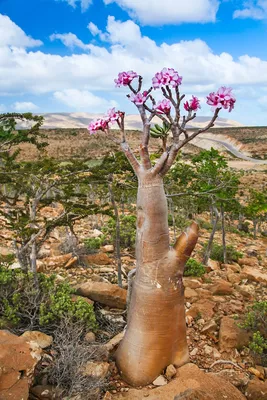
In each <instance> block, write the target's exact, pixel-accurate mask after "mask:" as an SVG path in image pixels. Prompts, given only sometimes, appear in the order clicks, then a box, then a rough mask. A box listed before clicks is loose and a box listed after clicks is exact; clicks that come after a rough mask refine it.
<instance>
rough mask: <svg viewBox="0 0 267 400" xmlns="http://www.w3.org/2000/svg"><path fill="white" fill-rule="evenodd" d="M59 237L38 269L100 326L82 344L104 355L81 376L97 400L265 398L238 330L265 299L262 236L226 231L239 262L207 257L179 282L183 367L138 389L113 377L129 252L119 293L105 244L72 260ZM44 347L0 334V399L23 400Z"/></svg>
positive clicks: (28, 336) (85, 231) (28, 338)
mask: <svg viewBox="0 0 267 400" xmlns="http://www.w3.org/2000/svg"><path fill="white" fill-rule="evenodd" d="M1 235H2V242H1V245H2V247H1V251H2V252H4V250H5V249H7V248H8V246H7V244H8V245H10V243H11V241H10V237H9V233H8V231H2V234H1ZM77 235H78V236H79V238H80V240H82V239H83V238H86V237H92V236H97V235H99V231H98V230H93V229H90V228H88V226H87V225H86V221H84V222H83V223H82V224H81V225H80V226H79V227H78V229H77ZM208 235H209V233H208V232H207V231H206V230H202V231H201V235H200V239H199V243H198V245H197V248H196V252H195V257H196V258H198V257H199V251H200V249H201V244H203V243H204V242H206V241H207V238H208ZM216 235H219V232H218V233H217V234H216ZM63 236H64V232H63V231H60V230H58V231H55V233H54V235H53V237H52V238H50V239H49V240H48V241H47V243H46V244H45V245H44V247H43V249H42V252H41V255H42V258H41V259H40V260H39V261H38V269H39V271H42V272H45V273H46V274H48V275H49V274H51V273H55V274H56V276H57V280H58V281H63V280H64V281H68V282H70V283H71V285H72V286H73V287H74V288H75V289H76V293H77V294H76V296H83V297H86V298H88V301H90V302H92V303H93V302H94V304H95V307H96V310H97V313H98V316H100V317H101V318H102V320H103V322H104V323H103V327H102V330H100V331H99V332H98V333H97V335H96V336H95V335H94V334H93V333H92V332H88V334H87V335H86V338H85V340H87V341H88V342H89V343H91V344H93V345H99V346H102V347H103V348H104V350H105V351H103V354H104V356H103V357H102V359H101V360H100V361H97V362H91V363H88V365H86V373H87V374H89V375H90V374H91V375H92V376H94V377H96V376H97V377H99V378H100V379H104V380H105V382H106V385H105V387H106V388H105V394H104V397H103V398H104V399H105V400H117V399H118V400H120V399H129V400H135V399H136V400H137V399H146V398H149V399H150V400H154V399H155V400H156V399H161V400H169V399H170V400H174V398H175V400H190V399H191V400H193V399H196V400H197V399H198V400H212V399H213V400H215V399H216V400H220V399H222V400H223V399H228V400H231V399H232V400H235V399H237V400H239V399H240V400H241V399H245V398H247V399H250V400H266V399H267V380H266V379H267V368H263V367H261V366H259V365H257V362H255V359H253V358H252V357H251V355H250V352H249V350H248V349H247V347H246V346H247V345H248V342H249V340H250V336H249V333H247V332H246V331H245V330H242V329H241V328H239V326H238V322H239V321H241V319H242V316H243V315H244V313H245V312H246V309H247V306H248V305H249V304H252V303H253V302H254V301H259V300H261V301H263V300H267V257H266V247H267V243H266V242H267V240H266V239H257V240H254V239H252V238H251V237H248V236H245V237H241V236H240V235H238V234H235V233H229V234H228V238H227V241H228V244H234V245H235V248H236V249H237V250H238V251H241V252H242V253H243V254H244V256H243V258H241V259H239V260H238V262H237V263H232V264H221V263H219V262H217V261H214V260H210V261H209V264H208V266H207V267H206V274H205V275H204V276H203V277H201V278H196V277H187V278H185V279H184V285H185V307H186V322H187V327H188V330H187V332H188V343H189V349H190V361H191V364H188V365H186V366H184V367H182V368H180V369H178V370H176V369H175V368H174V367H173V366H169V367H168V368H167V369H166V371H163V372H162V375H161V376H160V377H159V378H157V379H156V380H155V381H154V382H153V384H151V385H149V386H148V387H147V388H143V389H140V390H138V389H133V388H130V387H129V385H127V384H126V383H125V382H123V381H122V380H121V378H120V375H119V374H118V371H117V368H116V366H115V363H114V359H113V355H114V351H115V350H116V347H117V345H118V343H119V342H120V340H121V339H122V337H123V329H124V328H125V325H126V312H125V308H126V295H127V279H126V277H127V274H128V272H129V271H131V270H132V269H133V268H134V267H135V259H134V256H133V253H132V252H128V251H126V250H125V251H124V253H123V255H122V264H123V265H122V272H123V288H119V287H118V286H117V285H116V282H117V270H116V260H115V256H114V249H113V246H112V245H106V246H103V247H102V248H101V249H100V251H99V252H98V253H96V254H87V255H83V256H82V257H81V258H80V259H79V261H78V258H77V257H76V256H74V255H73V253H71V252H70V253H67V254H62V237H63ZM217 239H218V240H219V238H217ZM6 252H7V250H6ZM13 267H14V268H15V267H17V265H16V264H14V265H13ZM51 343H52V337H49V336H47V335H45V334H43V333H40V332H39V333H38V332H35V333H34V332H26V333H24V334H23V335H22V336H21V337H17V336H15V335H13V334H11V333H8V332H6V331H0V400H7V399H11V400H20V399H21V400H22V399H26V398H27V397H26V396H27V393H28V387H29V386H31V385H32V383H33V376H34V370H35V369H36V368H37V367H36V366H37V364H38V366H39V367H38V368H40V365H42V364H45V363H47V362H48V361H47V360H49V358H51V357H53V350H52V349H53V347H51ZM91 375H90V376H91ZM53 396H54V395H53V394H52V388H51V387H50V386H49V385H46V384H45V382H44V384H43V385H37V386H33V387H31V389H30V399H33V400H38V399H52V398H55V397H53ZM79 399H81V400H83V397H79ZM92 399H93V397H92ZM76 400H78V398H76ZM84 400H86V399H84Z"/></svg>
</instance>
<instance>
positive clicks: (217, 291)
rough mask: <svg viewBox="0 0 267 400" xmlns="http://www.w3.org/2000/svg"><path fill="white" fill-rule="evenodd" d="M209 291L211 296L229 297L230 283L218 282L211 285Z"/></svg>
mask: <svg viewBox="0 0 267 400" xmlns="http://www.w3.org/2000/svg"><path fill="white" fill-rule="evenodd" d="M210 290H211V293H212V294H213V295H218V296H224V295H230V294H232V293H233V288H232V285H231V283H230V282H227V281H225V280H223V279H220V280H218V281H217V282H216V283H215V284H214V285H212V286H211V288H210Z"/></svg>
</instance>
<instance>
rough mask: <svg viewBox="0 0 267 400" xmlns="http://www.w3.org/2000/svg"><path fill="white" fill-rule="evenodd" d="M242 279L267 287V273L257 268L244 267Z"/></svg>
mask: <svg viewBox="0 0 267 400" xmlns="http://www.w3.org/2000/svg"><path fill="white" fill-rule="evenodd" d="M241 275H242V278H243V279H244V278H247V279H248V280H250V281H253V282H262V283H264V284H265V285H267V273H266V272H263V271H261V270H260V269H258V268H252V267H245V268H244V269H243V271H242V273H241Z"/></svg>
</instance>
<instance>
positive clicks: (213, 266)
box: [208, 258, 221, 271]
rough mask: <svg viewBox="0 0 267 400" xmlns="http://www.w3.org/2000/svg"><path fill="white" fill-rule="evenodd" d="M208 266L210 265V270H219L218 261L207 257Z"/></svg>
mask: <svg viewBox="0 0 267 400" xmlns="http://www.w3.org/2000/svg"><path fill="white" fill-rule="evenodd" d="M208 267H210V269H211V271H220V269H221V268H220V263H219V261H215V260H211V259H210V258H209V260H208Z"/></svg>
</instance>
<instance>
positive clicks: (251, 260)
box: [238, 257, 259, 267]
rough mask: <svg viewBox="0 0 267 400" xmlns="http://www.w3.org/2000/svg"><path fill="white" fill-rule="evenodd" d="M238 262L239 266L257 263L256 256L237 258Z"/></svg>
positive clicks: (256, 264) (255, 264)
mask: <svg viewBox="0 0 267 400" xmlns="http://www.w3.org/2000/svg"><path fill="white" fill-rule="evenodd" d="M238 264H239V265H241V266H243V265H249V266H250V267H256V266H258V265H259V261H258V259H257V258H256V257H243V258H239V260H238Z"/></svg>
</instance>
